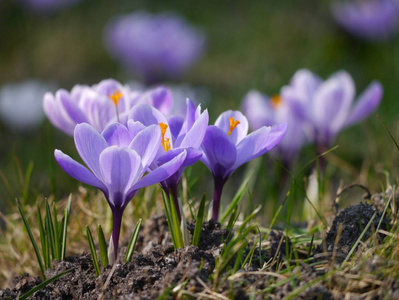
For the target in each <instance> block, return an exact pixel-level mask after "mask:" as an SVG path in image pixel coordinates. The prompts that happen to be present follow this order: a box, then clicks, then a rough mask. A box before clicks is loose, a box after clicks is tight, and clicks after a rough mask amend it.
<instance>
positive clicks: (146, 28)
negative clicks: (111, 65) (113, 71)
mask: <svg viewBox="0 0 399 300" xmlns="http://www.w3.org/2000/svg"><path fill="white" fill-rule="evenodd" d="M105 43H106V48H107V49H108V51H109V52H110V54H111V55H112V56H113V57H114V58H115V59H116V60H117V61H119V63H121V64H122V65H123V66H124V67H126V68H127V69H128V70H133V71H134V72H135V73H137V74H138V75H139V76H140V77H141V78H143V80H144V81H145V82H146V83H147V84H152V83H156V82H159V81H162V80H165V79H170V78H176V77H179V76H180V75H181V74H182V73H184V72H185V71H186V70H187V69H188V68H189V67H190V66H192V65H193V64H194V63H195V62H196V61H197V60H198V59H199V58H200V57H201V55H202V53H203V52H204V48H205V34H204V33H203V32H202V31H199V30H197V29H194V28H191V27H190V26H189V25H188V24H187V23H186V21H185V20H184V19H183V18H182V17H180V16H178V15H176V14H173V13H163V14H158V15H156V14H150V13H146V12H136V13H132V14H129V15H124V16H121V17H119V18H118V19H115V20H113V21H112V22H111V23H110V24H109V25H108V26H107V28H106V31H105Z"/></svg>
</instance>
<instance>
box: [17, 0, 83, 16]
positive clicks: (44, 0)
mask: <svg viewBox="0 0 399 300" xmlns="http://www.w3.org/2000/svg"><path fill="white" fill-rule="evenodd" d="M18 1H19V2H20V3H22V4H23V5H24V6H26V7H27V8H28V9H30V10H31V11H32V12H35V13H51V12H55V11H59V10H61V9H63V8H64V7H67V6H70V5H72V4H74V3H76V2H80V1H82V0H18Z"/></svg>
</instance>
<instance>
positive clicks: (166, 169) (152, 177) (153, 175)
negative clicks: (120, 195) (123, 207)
mask: <svg viewBox="0 0 399 300" xmlns="http://www.w3.org/2000/svg"><path fill="white" fill-rule="evenodd" d="M186 156H187V152H186V151H185V150H184V151H183V152H182V153H180V154H179V155H178V156H176V157H175V158H173V159H172V160H170V161H168V162H167V163H165V164H163V165H161V166H159V167H158V168H156V169H155V170H153V171H151V172H150V173H148V174H147V175H146V176H144V177H143V178H142V179H141V180H140V181H138V182H137V183H136V184H135V185H133V187H132V188H130V190H129V192H128V195H130V194H133V193H135V192H136V191H137V190H139V189H141V188H143V187H146V186H149V185H152V184H154V183H158V182H160V181H164V180H165V179H167V178H169V177H170V176H172V175H173V174H174V173H176V171H177V170H178V169H179V168H180V167H181V165H182V164H183V163H184V161H185V159H186Z"/></svg>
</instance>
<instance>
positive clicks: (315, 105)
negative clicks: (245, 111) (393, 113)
mask: <svg viewBox="0 0 399 300" xmlns="http://www.w3.org/2000/svg"><path fill="white" fill-rule="evenodd" d="M382 93H383V90H382V86H381V84H380V83H379V82H378V81H373V82H372V83H371V84H370V85H369V86H368V87H367V88H366V89H365V90H364V91H363V93H362V94H360V96H359V97H358V100H357V101H356V103H355V104H354V103H353V100H354V98H355V84H354V82H353V80H352V77H351V76H350V75H349V74H348V73H347V72H345V71H339V72H337V73H334V74H333V75H331V76H330V77H329V78H328V79H327V80H326V81H324V82H323V81H322V80H321V79H320V78H319V77H318V76H317V75H315V74H313V73H312V72H310V71H309V70H305V69H302V70H299V71H297V72H296V73H295V75H294V76H293V78H292V79H291V83H290V85H289V86H285V87H283V88H282V90H281V96H282V97H283V98H284V99H285V100H286V101H290V102H291V105H293V106H294V107H295V112H296V114H297V116H298V117H300V118H301V119H302V120H304V122H306V125H307V130H308V135H309V138H310V140H311V141H313V142H314V143H315V144H316V145H317V146H318V148H319V149H323V148H325V147H328V146H330V145H331V143H333V142H334V140H335V138H336V136H337V135H338V133H339V132H340V131H341V130H342V129H344V128H346V127H348V126H350V125H352V124H355V123H358V122H360V121H361V120H363V119H364V118H366V117H368V116H369V115H370V114H371V113H372V112H373V111H375V110H376V109H377V107H378V105H379V104H380V102H381V98H382Z"/></svg>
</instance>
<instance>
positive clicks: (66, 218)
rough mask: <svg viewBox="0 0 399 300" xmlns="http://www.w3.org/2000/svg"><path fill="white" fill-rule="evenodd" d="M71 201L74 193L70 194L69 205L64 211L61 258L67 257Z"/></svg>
mask: <svg viewBox="0 0 399 300" xmlns="http://www.w3.org/2000/svg"><path fill="white" fill-rule="evenodd" d="M71 202H72V194H70V195H69V198H68V202H67V206H66V207H65V211H64V218H63V225H62V235H61V260H64V259H65V253H66V239H67V229H68V221H69V214H70V213H71Z"/></svg>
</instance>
